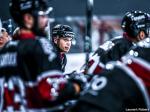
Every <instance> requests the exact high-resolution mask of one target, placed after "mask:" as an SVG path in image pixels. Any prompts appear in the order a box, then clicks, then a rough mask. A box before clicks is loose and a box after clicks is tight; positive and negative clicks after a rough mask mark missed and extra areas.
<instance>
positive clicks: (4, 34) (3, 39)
mask: <svg viewBox="0 0 150 112" xmlns="http://www.w3.org/2000/svg"><path fill="white" fill-rule="evenodd" d="M1 33H2V34H1V36H0V48H1V47H3V46H4V45H5V44H6V42H8V41H9V40H10V37H9V35H8V33H7V32H6V30H2V31H1Z"/></svg>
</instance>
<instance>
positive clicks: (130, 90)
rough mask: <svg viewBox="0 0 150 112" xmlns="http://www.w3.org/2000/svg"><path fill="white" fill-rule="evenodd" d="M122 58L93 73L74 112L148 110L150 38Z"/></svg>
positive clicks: (149, 104) (149, 95)
mask: <svg viewBox="0 0 150 112" xmlns="http://www.w3.org/2000/svg"><path fill="white" fill-rule="evenodd" d="M122 61H123V63H120V62H112V63H108V64H106V69H105V70H104V71H102V72H101V73H100V74H98V75H96V76H94V77H93V79H92V80H91V84H90V88H89V90H87V91H86V92H85V93H84V95H83V96H81V97H80V99H79V101H78V103H77V104H76V106H75V107H74V108H73V110H72V111H73V112H83V111H87V112H123V111H147V112H149V107H150V103H149V97H150V86H149V85H150V84H149V80H150V77H149V75H150V38H146V39H145V40H143V41H142V42H139V43H138V44H137V46H136V47H135V48H132V50H131V51H129V53H128V54H127V55H126V56H124V57H123V58H122ZM148 93H149V94H148Z"/></svg>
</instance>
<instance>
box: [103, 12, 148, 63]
mask: <svg viewBox="0 0 150 112" xmlns="http://www.w3.org/2000/svg"><path fill="white" fill-rule="evenodd" d="M121 26H122V29H123V31H124V33H123V38H120V39H114V40H112V41H111V42H112V43H111V46H112V48H111V49H109V50H107V51H106V52H105V53H104V54H102V55H101V58H100V60H101V62H102V63H104V64H106V63H107V62H108V61H112V60H113V61H115V60H119V59H120V58H121V57H122V56H123V55H125V54H126V53H127V52H128V51H129V50H130V48H131V46H133V45H135V44H136V43H137V42H139V41H140V40H143V39H144V38H145V37H147V36H148V35H149V28H150V15H149V14H148V13H145V12H142V11H133V12H128V13H126V14H125V16H124V17H123V20H122V25H121Z"/></svg>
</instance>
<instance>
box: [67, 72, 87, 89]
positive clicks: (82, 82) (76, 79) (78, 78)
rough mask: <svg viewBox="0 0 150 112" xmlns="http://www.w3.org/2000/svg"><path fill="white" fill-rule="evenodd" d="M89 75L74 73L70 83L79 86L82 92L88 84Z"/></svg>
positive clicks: (70, 77) (70, 76) (71, 75)
mask: <svg viewBox="0 0 150 112" xmlns="http://www.w3.org/2000/svg"><path fill="white" fill-rule="evenodd" d="M87 76H88V75H84V74H77V73H73V74H70V75H69V78H68V81H69V82H71V83H74V84H77V85H79V87H80V91H82V90H84V88H85V87H86V84H87V83H88V77H87Z"/></svg>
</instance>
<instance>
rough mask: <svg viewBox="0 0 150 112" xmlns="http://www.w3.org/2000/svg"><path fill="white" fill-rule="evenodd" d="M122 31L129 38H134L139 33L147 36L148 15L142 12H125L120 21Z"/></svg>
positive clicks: (149, 25) (149, 19)
mask: <svg viewBox="0 0 150 112" xmlns="http://www.w3.org/2000/svg"><path fill="white" fill-rule="evenodd" d="M121 26H122V29H123V30H124V31H125V32H126V33H127V34H128V35H129V36H131V37H136V36H137V35H138V33H139V32H140V31H144V32H145V34H146V36H148V34H149V28H150V15H149V14H148V13H144V12H142V11H133V12H127V13H126V14H125V16H124V17H123V20H122V24H121Z"/></svg>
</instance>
